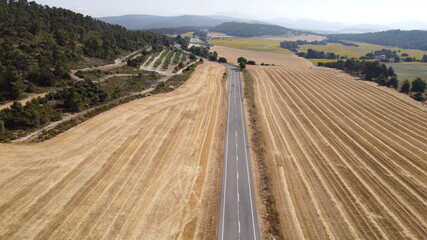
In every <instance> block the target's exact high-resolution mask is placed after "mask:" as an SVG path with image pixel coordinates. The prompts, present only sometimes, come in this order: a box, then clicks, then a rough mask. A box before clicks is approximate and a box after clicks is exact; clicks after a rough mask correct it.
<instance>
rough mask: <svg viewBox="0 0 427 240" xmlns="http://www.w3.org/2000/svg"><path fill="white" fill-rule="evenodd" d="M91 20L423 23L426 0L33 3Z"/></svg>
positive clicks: (76, 0)
mask: <svg viewBox="0 0 427 240" xmlns="http://www.w3.org/2000/svg"><path fill="white" fill-rule="evenodd" d="M36 2H37V3H39V4H43V5H49V6H55V7H62V8H67V9H70V10H73V11H75V12H79V13H82V14H85V15H90V16H92V17H104V16H120V15H126V14H152V15H162V16H177V15H184V14H191V15H227V16H232V17H240V18H251V19H258V20H265V19H272V18H286V19H292V20H298V19H314V20H320V21H327V22H341V23H344V24H382V25H387V24H392V23H397V22H405V21H413V20H418V21H422V22H426V23H427V14H426V12H425V11H426V9H427V0H406V1H402V0H213V1H212V0H210V1H203V0H114V1H112V0H72V1H64V0H36Z"/></svg>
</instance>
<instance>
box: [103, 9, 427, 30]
mask: <svg viewBox="0 0 427 240" xmlns="http://www.w3.org/2000/svg"><path fill="white" fill-rule="evenodd" d="M99 20H102V21H104V22H107V23H111V24H118V25H121V26H124V27H126V28H128V29H132V30H146V29H154V28H157V29H159V28H176V27H190V26H191V27H213V26H217V25H220V24H222V23H226V22H241V23H259V24H275V25H279V26H282V27H286V28H291V29H296V30H303V31H311V32H315V33H319V34H337V33H367V32H379V31H387V30H391V29H402V30H415V29H418V30H427V23H424V22H420V21H407V22H401V23H392V24H390V26H384V25H378V24H358V25H346V24H343V23H340V22H324V21H317V20H312V19H300V20H290V19H286V18H273V19H265V20H254V19H245V18H236V17H228V16H223V15H211V16H200V15H183V16H155V15H146V14H142V15H124V16H117V17H101V18H99Z"/></svg>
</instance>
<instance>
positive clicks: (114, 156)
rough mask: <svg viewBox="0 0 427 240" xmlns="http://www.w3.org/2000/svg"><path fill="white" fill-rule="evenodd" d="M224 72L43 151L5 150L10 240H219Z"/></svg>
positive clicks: (198, 74) (1, 150) (3, 198)
mask: <svg viewBox="0 0 427 240" xmlns="http://www.w3.org/2000/svg"><path fill="white" fill-rule="evenodd" d="M224 70H225V69H224V67H223V66H221V65H218V64H211V63H205V64H203V65H201V66H199V67H198V68H197V69H196V71H195V72H194V74H193V75H192V77H191V78H190V79H189V80H188V81H187V83H185V84H184V85H183V86H182V87H180V88H178V89H177V90H175V91H173V92H170V93H166V94H159V95H155V96H152V97H148V98H144V99H140V100H136V101H132V102H129V103H126V104H124V105H121V106H120V107H117V108H114V109H112V110H110V111H108V112H105V113H103V114H100V115H98V116H97V117H95V118H92V119H91V120H88V121H86V122H84V123H83V124H81V125H79V126H77V127H75V128H73V129H71V130H69V131H67V132H65V133H63V134H61V135H59V136H57V137H55V138H53V139H51V140H48V141H46V142H43V143H38V144H30V145H16V144H7V145H6V144H0V219H1V228H0V238H1V239H49V238H52V239H54V238H57V239H69V238H74V239H171V238H172V239H192V238H194V239H214V238H215V233H216V221H217V218H218V215H217V212H218V209H217V208H218V206H219V199H218V196H219V190H220V188H219V187H220V186H219V183H220V179H219V176H220V165H221V164H220V162H221V158H222V151H221V148H222V145H223V134H224V128H223V127H224V123H225V121H224V120H225V118H224V117H225V116H224V115H225V101H224V100H225V94H226V92H225V91H224V83H223V82H222V74H223V72H224Z"/></svg>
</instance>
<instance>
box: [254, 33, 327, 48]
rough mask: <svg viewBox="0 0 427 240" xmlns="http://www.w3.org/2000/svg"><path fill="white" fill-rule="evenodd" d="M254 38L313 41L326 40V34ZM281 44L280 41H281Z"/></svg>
mask: <svg viewBox="0 0 427 240" xmlns="http://www.w3.org/2000/svg"><path fill="white" fill-rule="evenodd" d="M254 38H261V39H267V40H275V41H281V42H283V41H297V40H302V41H304V40H305V41H308V42H313V41H322V40H325V39H326V37H325V36H320V35H298V36H287V35H283V36H261V37H254ZM279 46H280V43H279Z"/></svg>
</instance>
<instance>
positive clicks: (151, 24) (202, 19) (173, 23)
mask: <svg viewBox="0 0 427 240" xmlns="http://www.w3.org/2000/svg"><path fill="white" fill-rule="evenodd" d="M99 20H101V21H104V22H107V23H111V24H118V25H121V26H124V27H126V28H128V29H131V30H146V29H154V28H157V29H158V28H177V27H213V26H217V25H220V24H222V23H225V22H232V21H233V22H250V23H256V22H259V21H253V20H247V19H246V20H245V19H238V18H233V17H227V16H198V15H183V16H173V17H166V16H155V15H146V14H142V15H124V16H117V17H101V18H99Z"/></svg>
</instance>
